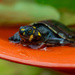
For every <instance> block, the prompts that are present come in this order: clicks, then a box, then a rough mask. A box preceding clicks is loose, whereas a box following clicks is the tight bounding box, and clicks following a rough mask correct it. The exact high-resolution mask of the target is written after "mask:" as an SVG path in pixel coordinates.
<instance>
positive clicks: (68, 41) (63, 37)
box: [9, 20, 75, 49]
mask: <svg viewBox="0 0 75 75" xmlns="http://www.w3.org/2000/svg"><path fill="white" fill-rule="evenodd" d="M9 40H10V41H13V42H14V43H20V42H21V43H22V44H23V45H28V46H30V47H31V48H35V49H37V48H40V47H41V46H42V45H47V46H64V45H68V46H74V47H75V33H73V32H72V31H71V30H70V29H69V28H67V27H66V26H65V25H64V24H61V23H59V22H57V21H54V20H45V21H40V22H36V23H33V24H31V25H27V26H21V27H20V29H19V31H18V32H17V33H16V34H14V36H12V37H9Z"/></svg>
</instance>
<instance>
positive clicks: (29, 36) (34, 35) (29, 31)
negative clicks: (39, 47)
mask: <svg viewBox="0 0 75 75" xmlns="http://www.w3.org/2000/svg"><path fill="white" fill-rule="evenodd" d="M19 34H20V37H21V39H22V40H24V41H29V42H31V41H32V40H33V39H35V40H37V39H38V40H39V39H40V37H41V33H40V32H39V31H38V30H37V28H36V27H35V26H21V27H20V29H19ZM32 42H33V41H32Z"/></svg>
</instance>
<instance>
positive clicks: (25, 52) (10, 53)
mask: <svg viewBox="0 0 75 75" xmlns="http://www.w3.org/2000/svg"><path fill="white" fill-rule="evenodd" d="M17 30H18V28H12V29H11V28H0V57H1V58H3V59H7V60H10V61H13V62H17V63H22V64H28V65H35V66H40V67H45V68H54V69H57V70H60V71H64V70H65V69H66V70H70V71H71V70H72V71H73V70H74V71H75V47H67V46H64V47H47V48H46V50H45V49H43V48H42V49H37V50H36V49H31V48H29V47H24V46H22V45H21V44H14V43H11V42H9V41H8V38H9V37H10V36H12V35H13V34H14V33H15V32H16V31H17ZM70 71H69V72H70ZM74 71H73V72H74ZM73 72H72V73H73Z"/></svg>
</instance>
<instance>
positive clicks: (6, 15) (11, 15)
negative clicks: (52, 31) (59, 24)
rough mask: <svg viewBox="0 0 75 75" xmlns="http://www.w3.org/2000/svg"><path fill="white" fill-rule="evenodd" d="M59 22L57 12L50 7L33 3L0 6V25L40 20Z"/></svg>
mask: <svg viewBox="0 0 75 75" xmlns="http://www.w3.org/2000/svg"><path fill="white" fill-rule="evenodd" d="M46 19H54V20H59V19H60V14H59V12H58V11H57V10H56V9H55V8H53V7H52V6H43V5H40V4H35V3H27V2H17V3H15V4H12V5H5V4H0V24H1V25H3V24H5V25H7V24H8V25H11V24H13V25H14V24H17V23H18V24H19V23H31V22H35V21H40V20H46Z"/></svg>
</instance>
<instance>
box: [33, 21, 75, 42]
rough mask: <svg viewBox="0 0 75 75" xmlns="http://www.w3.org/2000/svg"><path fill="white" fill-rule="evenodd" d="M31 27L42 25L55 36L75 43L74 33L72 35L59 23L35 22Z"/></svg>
mask: <svg viewBox="0 0 75 75" xmlns="http://www.w3.org/2000/svg"><path fill="white" fill-rule="evenodd" d="M32 25H34V26H36V27H38V26H41V25H44V26H46V27H47V28H49V29H50V30H52V31H53V32H54V33H55V34H57V35H58V36H59V37H60V38H63V39H67V40H70V41H75V33H73V32H72V31H71V30H70V29H69V28H68V27H67V26H65V25H64V24H62V23H60V22H57V21H54V20H45V21H40V22H36V23H34V24H32Z"/></svg>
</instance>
